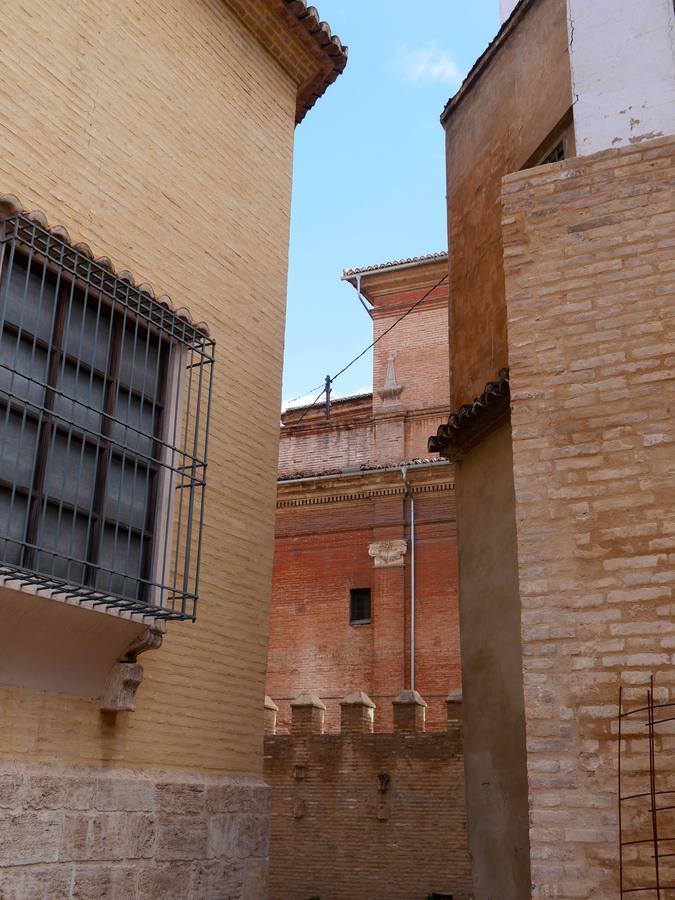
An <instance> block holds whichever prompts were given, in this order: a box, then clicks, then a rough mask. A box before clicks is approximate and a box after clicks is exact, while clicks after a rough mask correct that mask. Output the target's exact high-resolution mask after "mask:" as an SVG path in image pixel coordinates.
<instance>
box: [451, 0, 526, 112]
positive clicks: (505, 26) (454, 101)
mask: <svg viewBox="0 0 675 900" xmlns="http://www.w3.org/2000/svg"><path fill="white" fill-rule="evenodd" d="M536 2H537V0H519V2H518V3H517V4H516V5H515V7H514V8H513V10H512V11H511V15H510V16H509V17H508V19H505V20H504V22H502V24H501V26H500V28H499V31H498V32H497V34H496V35H495V37H494V38H493V39H492V40H491V41H490V43H489V44H488V45H487V47H486V48H485V50H484V51H483V52H482V53H481V55H480V56H479V57H478V59H477V60H476V62H475V63H474V64H473V66H472V67H471V68H470V69H469V72H468V74H467V76H466V78H465V79H464V81H463V82H462V83H461V85H460V86H459V90H458V91H457V93H455V94H453V96H452V97H451V98H450V99H449V100H448V102H447V103H446V104H445V108H444V109H443V112H442V113H441V125H445V124H446V122H447V121H448V119H449V118H450V115H451V114H452V113H453V112H454V111H455V109H456V107H457V106H458V105H459V104H460V103H461V101H462V100H463V99H464V97H465V96H466V94H468V93H469V91H470V90H471V88H472V87H473V86H474V85H475V84H476V82H477V81H478V79H479V78H480V76H481V75H482V74H483V72H484V71H485V69H487V67H488V66H489V64H490V62H491V61H492V58H493V57H494V56H495V54H496V53H497V51H498V50H499V48H500V47H501V46H502V44H503V43H504V41H505V40H506V39H507V38H508V37H509V35H510V34H511V32H512V31H513V30H514V29H515V28H516V27H517V25H518V23H519V22H520V20H521V19H522V18H523V16H524V15H525V13H526V12H527V10H528V9H529V8H530V7H531V6H532V5H533V4H534V3H536Z"/></svg>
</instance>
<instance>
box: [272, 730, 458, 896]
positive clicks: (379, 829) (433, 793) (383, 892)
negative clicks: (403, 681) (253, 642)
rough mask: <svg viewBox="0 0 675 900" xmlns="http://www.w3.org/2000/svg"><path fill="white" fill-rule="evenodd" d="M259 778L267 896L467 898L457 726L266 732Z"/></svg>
mask: <svg viewBox="0 0 675 900" xmlns="http://www.w3.org/2000/svg"><path fill="white" fill-rule="evenodd" d="M296 763H302V764H303V769H302V771H301V773H300V772H298V771H297V770H296ZM299 774H302V777H297V776H298V775H299ZM382 774H386V775H387V776H388V777H389V782H388V785H387V789H386V791H384V792H383V791H381V790H380V789H379V788H378V776H379V775H382ZM265 780H266V781H267V782H268V784H270V785H271V786H272V834H271V846H270V897H271V898H272V900H307V898H309V897H313V896H316V897H320V898H322V900H385V898H386V900H423V898H425V897H427V896H429V894H431V893H432V892H438V893H444V894H452V896H453V897H454V898H455V900H464V898H468V897H470V896H471V867H470V860H469V855H468V852H467V847H466V817H465V810H464V761H463V755H462V741H461V729H460V727H459V726H458V725H457V724H456V723H454V724H451V726H450V729H449V730H446V731H445V732H440V733H438V732H437V733H435V734H382V733H378V734H293V735H284V736H276V737H271V736H269V737H266V738H265Z"/></svg>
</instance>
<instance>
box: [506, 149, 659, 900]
mask: <svg viewBox="0 0 675 900" xmlns="http://www.w3.org/2000/svg"><path fill="white" fill-rule="evenodd" d="M674 170H675V138H673V137H669V138H660V139H658V140H655V141H651V142H648V143H644V144H636V145H634V146H629V147H624V148H622V149H620V150H609V151H606V152H603V153H598V154H596V155H594V156H591V157H587V158H581V159H570V160H567V161H565V162H562V163H558V164H555V165H552V166H546V167H539V168H537V169H532V170H530V171H526V172H520V173H517V174H515V175H511V176H508V177H507V178H506V179H505V180H504V188H503V232H504V248H505V259H504V264H505V272H506V294H507V304H508V330H509V359H510V364H511V385H512V403H513V416H512V423H513V457H514V472H515V491H516V518H517V528H518V563H519V576H520V595H521V602H522V647H523V666H524V682H525V705H526V726H527V749H528V777H529V788H530V841H531V856H532V877H533V882H534V893H533V896H534V897H536V898H543V897H557V898H569V900H572V898H589V897H592V898H593V900H610V898H611V900H614V898H616V897H617V896H618V884H619V872H618V828H617V751H618V742H617V721H616V715H617V701H618V694H619V685H621V684H622V685H623V687H624V700H625V703H626V705H627V707H629V708H632V707H636V706H639V705H644V702H645V700H646V691H647V688H648V686H649V679H650V676H651V675H652V674H654V677H655V684H656V690H657V700H661V701H663V700H665V699H668V698H670V699H673V698H674V697H675V669H674V668H673V661H674V659H675V658H674V657H673V651H674V650H675V617H674V616H673V612H674V611H675V605H673V587H674V586H675V575H674V570H673V563H674V562H675V526H674V524H673V507H674V506H675V477H674V471H675V470H674V469H673V459H674V456H675V450H674V447H675V419H674V418H673V399H674V397H675V391H674V384H673V382H674V379H675V369H674V367H673V361H674V356H673V354H674V351H675V303H674V302H673V293H674V291H675V264H674V262H673V247H674V245H675V241H674V240H673V230H674V229H673V226H674V224H675V193H674V192H673V174H674ZM671 715H672V712H671ZM646 733H647V732H646V729H645V726H644V719H643V721H642V723H638V725H637V726H635V727H633V728H632V729H631V730H630V733H629V734H628V735H627V739H626V740H625V742H624V745H623V747H622V749H623V751H624V754H625V757H624V762H623V766H624V774H625V775H626V781H625V782H624V792H627V793H631V792H632V791H639V790H640V789H642V790H646V789H648V782H647V780H646V778H645V767H646V764H647V761H648V760H647V748H646V741H645V736H646ZM671 733H672V729H671ZM624 734H625V732H624ZM657 751H658V752H657V759H656V762H657V767H658V768H659V769H660V775H659V782H658V785H657V786H658V787H659V788H665V787H670V788H672V787H673V786H674V785H673V781H672V778H673V774H672V773H673V756H672V737H670V738H664V739H663V740H661V739H659V741H658V742H657ZM640 786H641V787H640ZM671 796H672V795H671ZM671 803H672V800H671V799H670V798H661V805H663V806H667V805H670V804H671ZM647 805H648V804H647V802H646V801H645V805H644V806H643V811H642V821H638V820H637V819H635V818H634V817H633V816H632V815H631V816H629V819H630V821H629V822H628V823H627V824H628V827H629V829H631V830H632V837H633V839H635V840H638V839H640V838H645V837H649V835H650V834H651V829H650V823H649V821H648V819H649V817H648V815H646V809H647ZM669 815H671V814H669ZM638 818H639V817H638ZM624 824H626V822H624ZM660 824H661V825H662V835H663V836H664V837H665V836H666V835H668V834H670V835H672V833H673V831H672V827H673V821H672V819H671V821H670V822H669V821H668V819H667V818H665V817H664V818H663V819H662V821H661V823H660ZM668 829H670V830H668ZM624 836H626V835H624ZM630 855H631V863H630V866H629V868H631V869H632V871H631V872H629V873H628V880H627V881H624V887H629V886H631V885H638V884H642V885H644V884H645V883H647V884H650V883H651V884H654V883H655V882H654V872H653V865H652V861H651V848H650V847H649V845H646V846H642V847H638V848H637V849H636V848H635V847H633V848H632V849H631V854H630ZM635 859H638V861H639V862H640V870H641V871H640V872H636V871H635V870H634V868H633V863H634V861H635ZM669 863H670V865H668V866H666V867H665V868H664V869H662V872H661V877H662V884H663V883H664V880H663V879H664V874H665V875H666V878H667V881H668V883H671V884H672V883H673V876H674V874H675V873H674V872H673V865H672V859H670V860H669ZM631 878H632V879H640V880H639V881H638V880H633V881H630V879H631ZM636 896H637V895H636Z"/></svg>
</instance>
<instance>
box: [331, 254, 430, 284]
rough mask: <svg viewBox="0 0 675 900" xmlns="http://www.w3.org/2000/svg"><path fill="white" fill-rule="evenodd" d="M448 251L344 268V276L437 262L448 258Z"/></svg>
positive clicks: (348, 276) (349, 276)
mask: <svg viewBox="0 0 675 900" xmlns="http://www.w3.org/2000/svg"><path fill="white" fill-rule="evenodd" d="M447 257H448V251H447V250H441V251H439V252H438V253H427V254H426V255H425V256H409V257H407V259H393V260H392V261H391V262H385V263H377V264H376V265H374V266H363V267H362V268H360V269H359V268H356V269H343V270H342V277H343V278H351V277H352V275H365V274H366V273H367V272H379V271H380V269H393V268H396V267H398V266H413V265H415V264H416V263H424V262H435V261H436V260H441V259H447Z"/></svg>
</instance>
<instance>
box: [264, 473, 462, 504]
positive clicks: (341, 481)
mask: <svg viewBox="0 0 675 900" xmlns="http://www.w3.org/2000/svg"><path fill="white" fill-rule="evenodd" d="M448 469H449V471H448ZM408 481H409V483H410V487H411V489H412V492H413V493H414V494H427V493H435V492H437V491H454V489H455V483H454V470H453V469H452V467H446V466H430V467H429V468H423V469H417V470H415V469H409V470H408ZM403 493H405V486H404V484H403V479H402V477H401V473H400V471H399V470H395V471H391V470H389V471H377V470H375V471H369V472H355V473H354V474H349V475H346V476H345V475H335V476H324V477H317V478H309V479H305V480H302V481H300V480H298V481H282V482H279V483H278V485H277V509H284V508H287V507H290V506H317V505H322V504H327V503H346V502H349V501H352V500H367V499H370V498H371V497H394V496H397V495H402V494H403Z"/></svg>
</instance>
